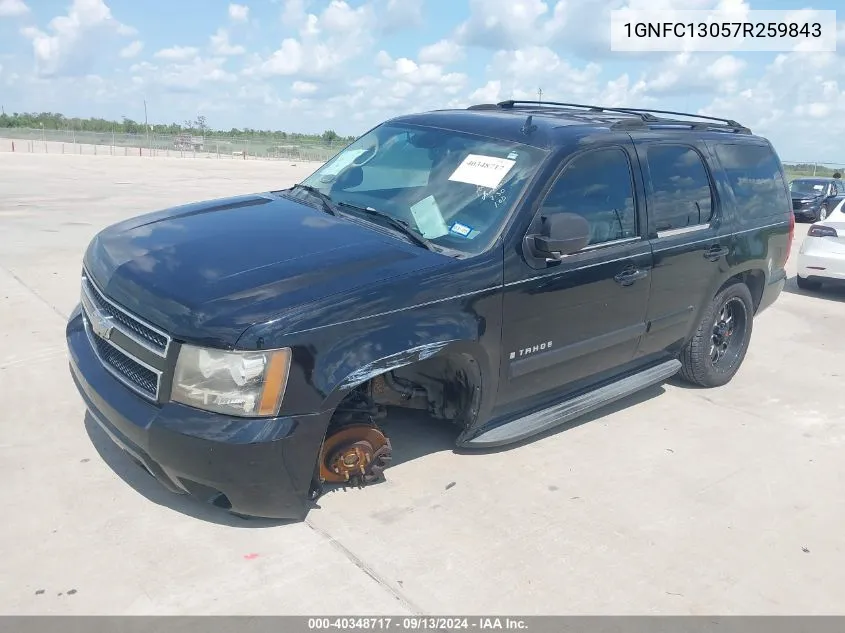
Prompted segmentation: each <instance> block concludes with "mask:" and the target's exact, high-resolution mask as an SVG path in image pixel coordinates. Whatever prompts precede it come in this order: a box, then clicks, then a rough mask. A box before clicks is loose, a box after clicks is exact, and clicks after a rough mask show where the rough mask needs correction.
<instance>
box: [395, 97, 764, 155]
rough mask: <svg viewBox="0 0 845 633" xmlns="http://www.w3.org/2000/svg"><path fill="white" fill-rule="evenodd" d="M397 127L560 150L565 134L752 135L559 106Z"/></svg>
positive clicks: (501, 106) (652, 116) (643, 113)
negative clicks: (425, 128) (428, 128)
mask: <svg viewBox="0 0 845 633" xmlns="http://www.w3.org/2000/svg"><path fill="white" fill-rule="evenodd" d="M391 121H392V122H396V123H407V124H411V125H425V126H431V127H440V128H444V129H452V130H456V131H465V132H470V133H475V134H480V135H483V136H488V137H491V138H500V139H503V140H508V141H512V142H515V143H524V144H527V145H534V146H537V147H549V146H551V145H554V144H556V140H557V138H558V137H559V135H560V133H561V131H562V130H566V129H568V130H570V131H571V130H572V129H573V127H576V128H578V129H580V131H582V132H590V131H593V130H600V131H605V132H608V131H612V130H622V131H626V132H628V131H630V132H633V131H636V130H642V131H648V130H661V129H664V130H674V131H683V130H688V131H702V132H727V133H733V134H744V135H750V134H751V130H750V129H748V128H747V127H745V126H744V125H742V124H741V123H739V122H737V121H734V120H731V119H723V118H720V117H711V116H705V115H698V114H691V113H685V112H672V111H667V110H650V109H637V108H623V107H606V106H594V105H583V104H571V103H560V102H548V101H547V102H536V101H513V100H511V101H502V102H499V103H485V104H479V105H474V106H470V107H469V108H466V109H451V110H434V111H431V112H423V113H418V114H407V115H403V116H399V117H396V118H394V119H391Z"/></svg>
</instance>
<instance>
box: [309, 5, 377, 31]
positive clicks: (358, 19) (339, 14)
mask: <svg viewBox="0 0 845 633" xmlns="http://www.w3.org/2000/svg"><path fill="white" fill-rule="evenodd" d="M374 22H375V14H374V12H373V7H372V5H369V4H362V5H361V6H359V7H358V8H357V9H353V8H352V7H351V6H350V5H349V4H347V3H346V2H344V0H331V2H330V3H329V6H327V7H326V9H325V10H324V11H323V13H322V15H320V17H319V22H318V24H319V26H320V27H322V28H323V29H325V30H326V31H329V32H332V33H345V32H351V33H360V32H362V31H363V30H365V29H366V28H368V27H369V26H371V25H372V24H373V23H374Z"/></svg>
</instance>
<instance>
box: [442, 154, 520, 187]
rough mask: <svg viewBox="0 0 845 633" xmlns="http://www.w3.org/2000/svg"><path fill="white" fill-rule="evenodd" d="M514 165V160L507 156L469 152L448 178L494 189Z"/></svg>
mask: <svg viewBox="0 0 845 633" xmlns="http://www.w3.org/2000/svg"><path fill="white" fill-rule="evenodd" d="M514 165H516V161H515V160H508V159H507V158H498V157H496V156H482V155H481V154H469V155H468V156H467V157H466V158H464V160H463V162H462V163H461V164H460V165H458V168H457V169H456V170H455V171H454V172H452V175H451V176H449V180H454V181H455V182H465V183H467V184H470V185H478V186H480V187H487V188H488V189H495V188H496V187H498V186H499V183H501V182H502V180H503V179H504V177H505V176H507V174H508V172H509V171H510V170H511V169H512V168H513V166H514Z"/></svg>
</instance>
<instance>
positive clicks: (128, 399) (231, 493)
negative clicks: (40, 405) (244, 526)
mask: <svg viewBox="0 0 845 633" xmlns="http://www.w3.org/2000/svg"><path fill="white" fill-rule="evenodd" d="M66 338H67V344H68V350H69V357H70V370H71V374H72V376H73V379H74V382H75V383H76V386H77V389H78V390H79V393H80V395H81V396H82V399H83V400H84V402H85V406H86V407H87V408H88V411H89V412H90V414H91V417H92V418H93V419H94V420H95V421H96V422H97V424H98V425H99V426H100V427H101V428H102V429H103V430H104V431H105V432H106V433H107V434H108V435H109V437H110V438H111V439H112V440H113V441H114V442H115V443H116V444H117V445H118V446H120V448H122V449H123V450H125V451H126V452H127V453H129V454H130V455H131V456H132V457H133V458H134V459H135V460H136V461H137V462H139V463H140V464H141V465H142V466H143V467H144V468H145V469H146V470H147V471H148V472H149V473H150V474H151V475H153V476H154V477H155V478H156V479H157V480H158V481H159V482H160V483H161V484H162V485H163V486H165V487H166V488H167V489H169V490H170V491H171V492H174V493H181V494H188V495H191V496H193V497H196V498H198V499H200V500H202V501H206V502H212V503H214V504H215V505H217V506H220V507H223V508H226V509H229V510H231V511H232V512H234V513H237V514H243V515H248V516H257V517H266V518H273V519H293V520H302V519H303V518H305V515H306V514H307V513H308V510H309V508H310V505H311V504H310V501H309V493H310V490H311V484H312V480H313V476H314V472H315V468H316V464H317V456H318V453H319V450H320V444H321V443H322V440H323V437H324V435H325V432H326V429H327V428H328V423H329V419H330V417H331V414H330V413H322V414H313V415H305V416H297V417H280V418H271V419H266V418H263V419H257V420H255V419H244V418H236V417H230V416H226V415H221V414H217V413H208V412H204V411H200V410H198V409H194V408H192V407H187V406H184V405H181V404H178V403H168V404H165V405H163V406H156V405H154V404H152V403H150V402H147V401H146V400H144V399H143V398H141V397H140V396H138V395H136V394H135V393H133V392H132V391H130V390H129V389H128V388H127V387H125V386H124V385H123V384H121V383H120V382H119V381H118V380H117V379H116V378H114V377H113V376H112V375H111V374H110V373H109V372H108V371H106V369H105V368H104V367H103V365H102V363H101V362H100V360H99V359H98V358H97V356H96V355H95V354H94V350H93V348H92V347H91V343H90V340H89V338H88V334H87V333H86V331H85V327H84V325H83V321H82V316H81V313H80V310H79V308H77V309H76V310H75V311H74V313H73V314H72V315H71V318H70V320H69V321H68V324H67V328H66Z"/></svg>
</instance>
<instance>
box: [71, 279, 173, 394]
mask: <svg viewBox="0 0 845 633" xmlns="http://www.w3.org/2000/svg"><path fill="white" fill-rule="evenodd" d="M81 303H82V313H83V316H84V321H85V331H86V332H87V334H88V338H89V339H90V341H91V345H92V347H93V349H94V352H95V353H96V354H97V357H98V358H99V359H100V362H102V363H103V366H104V367H105V368H106V369H107V370H108V371H109V372H110V373H111V374H112V375H113V376H115V378H117V379H118V380H120V381H121V382H122V383H123V384H125V385H126V386H127V387H129V388H130V389H132V390H133V391H134V392H135V393H138V394H139V395H141V396H143V397H145V398H147V399H148V400H153V401H157V400H158V397H159V393H160V390H161V377H162V374H163V373H164V370H163V368H164V362H163V361H164V359H166V357H167V351H168V350H169V348H170V343H171V338H170V336H169V335H168V334H167V333H165V332H163V331H162V330H160V329H159V328H157V327H155V326H154V325H152V324H150V323H147V322H146V321H144V320H143V319H140V318H139V317H137V316H135V315H134V314H132V313H131V312H129V311H128V310H126V309H125V308H123V307H121V306H119V305H118V304H116V303H115V302H113V301H111V300H110V299H108V298H107V297H106V296H105V294H103V292H102V291H101V290H100V289H99V288H97V286H96V285H95V284H94V283H93V282H92V281H91V280H90V279H88V276H87V275H83V277H82V294H81ZM113 331H117V332H120V334H122V335H123V336H124V337H125V339H129V340H131V341H132V342H133V343H136V344H137V345H139V346H140V347H142V348H143V349H145V350H147V351H149V352H150V355H151V356H153V357H156V358H158V359H160V360H161V361H162V362H161V363H157V362H156V360H155V358H149V359H148V360H149V361H150V363H155V364H157V365H160V368H159V367H154V366H153V365H151V364H150V363H148V362H145V361H144V360H142V359H141V358H138V356H137V354H133V353H132V351H131V350H129V349H126V348H125V347H123V346H121V344H120V341H115V340H112V336H113V334H112V332H113ZM116 338H118V339H120V337H116ZM125 339H123V340H124V341H125ZM123 344H124V345H126V343H125V342H124V343H123ZM136 351H137V350H136ZM139 353H140V352H139Z"/></svg>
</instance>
